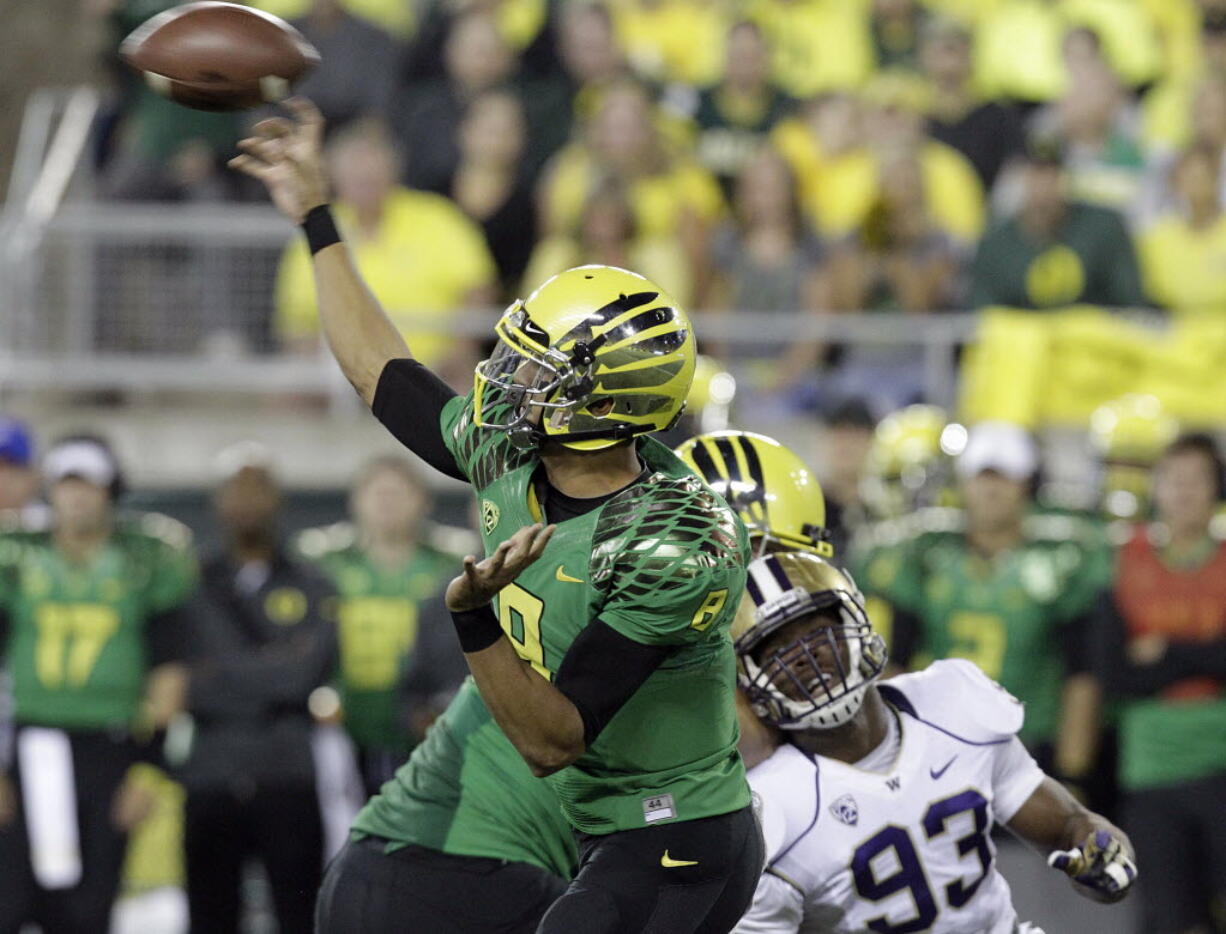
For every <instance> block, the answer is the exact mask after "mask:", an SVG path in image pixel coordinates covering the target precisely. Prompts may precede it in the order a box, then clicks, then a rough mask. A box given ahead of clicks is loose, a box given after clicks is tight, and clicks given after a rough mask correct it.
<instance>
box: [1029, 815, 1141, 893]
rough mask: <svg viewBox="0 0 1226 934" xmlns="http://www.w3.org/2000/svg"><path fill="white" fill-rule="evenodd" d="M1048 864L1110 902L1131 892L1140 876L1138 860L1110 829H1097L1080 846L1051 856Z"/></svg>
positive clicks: (1048, 858)
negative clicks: (1136, 861)
mask: <svg viewBox="0 0 1226 934" xmlns="http://www.w3.org/2000/svg"><path fill="white" fill-rule="evenodd" d="M1047 865H1049V866H1051V867H1052V868H1053V869H1059V870H1060V871H1061V872H1063V873H1064V874H1065V875H1067V876H1068V877H1069V878H1071V879H1072V880H1073V881H1074V882H1076V883H1077V884H1078V885H1080V886H1084V887H1085V888H1086V889H1089V890H1090V892H1091V893H1093V894H1092V895H1091V897H1096V898H1098V900H1101V901H1107V902H1117V901H1119V900H1120V899H1121V898H1123V897H1124V896H1125V895H1127V894H1128V890H1129V888H1131V886H1132V883H1133V882H1134V881H1136V878H1137V867H1136V863H1134V862H1133V861H1132V858H1131V856H1130V855H1129V854H1128V852H1127V850H1126V846H1125V843H1124V841H1122V840H1121V839H1120V838H1119V837H1117V836H1115V834H1113V833H1111V832H1110V831H1107V830H1096V831H1094V832H1093V833H1091V834H1090V835H1089V836H1088V837H1087V838H1086V840H1085V842H1084V843H1082V844H1081V846H1079V847H1073V848H1072V849H1071V850H1056V851H1055V852H1053V853H1052V854H1051V855H1050V856H1048V857H1047ZM1087 894H1089V893H1087Z"/></svg>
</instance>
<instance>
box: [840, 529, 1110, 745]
mask: <svg viewBox="0 0 1226 934" xmlns="http://www.w3.org/2000/svg"><path fill="white" fill-rule="evenodd" d="M962 523H963V520H962V515H961V513H959V512H957V511H955V510H947V509H927V510H922V511H920V512H918V513H916V514H914V515H913V516H908V517H906V518H904V519H900V520H897V521H894V522H888V523H883V524H881V525H880V526H878V527H877V528H874V529H872V530H870V531H869V532H868V533H867V534H866V535H865V536H864V537H863V538H862V540H861V541H860V542H859V543H858V548H857V552H858V560H857V562H856V566H857V568H858V571H859V573H857V575H856V580H857V582H858V583H859V584H860V586H861V587H862V588H863V589H864V592H865V593H866V594H867V595H868V601H869V612H870V615H872V618H873V622H874V624H877V622H878V620H879V619H880V620H882V622H883V624H884V625H882V627H881V628H882V629H883V630H885V629H889V623H890V618H889V617H890V612H891V610H892V609H893V608H897V609H899V610H905V611H907V612H909V613H912V614H914V615H915V616H916V617H918V619H919V623H920V632H919V637H918V641H917V644H916V647H915V648H916V654H915V658H913V659H912V661H911V664H912V666H913V667H917V668H922V667H924V666H925V665H927V664H928V663H929V662H930V661H932V660H933V659H936V658H968V659H970V660H971V661H973V662H975V663H976V664H977V665H978V666H979V667H980V668H981V669H982V670H983V672H984V673H985V674H986V675H988V676H989V677H991V678H993V679H994V680H996V681H999V682H1000V684H1001V685H1002V686H1003V687H1004V688H1005V690H1007V691H1009V692H1010V693H1011V694H1013V695H1014V696H1015V697H1017V698H1018V699H1019V700H1021V701H1023V702H1024V703H1025V704H1026V723H1025V726H1024V727H1023V728H1022V732H1021V737H1022V739H1023V740H1024V741H1025V742H1027V743H1031V744H1033V743H1039V742H1044V741H1047V740H1050V739H1052V738H1053V737H1054V735H1055V732H1056V727H1057V725H1058V722H1059V716H1060V702H1061V701H1060V695H1061V686H1062V683H1063V680H1064V676H1065V655H1064V648H1063V646H1064V639H1063V638H1062V635H1063V634H1062V629H1063V628H1064V627H1065V626H1067V625H1069V624H1072V623H1074V621H1076V620H1077V619H1078V618H1079V617H1080V616H1082V615H1083V614H1085V613H1086V612H1087V611H1088V610H1089V609H1090V607H1091V606H1092V604H1093V602H1094V600H1095V598H1096V597H1097V595H1098V593H1099V591H1100V590H1101V589H1102V588H1103V587H1105V586H1106V585H1107V583H1108V582H1109V580H1110V573H1111V565H1110V560H1111V559H1110V550H1109V549H1108V548H1107V547H1106V542H1105V540H1104V539H1103V537H1102V534H1101V530H1100V529H1098V528H1097V527H1095V526H1094V525H1093V524H1090V523H1086V522H1084V521H1081V520H1078V519H1076V518H1073V517H1067V516H1038V515H1036V516H1032V517H1030V518H1028V519H1027V520H1026V523H1025V526H1024V530H1025V539H1024V541H1023V543H1022V545H1021V546H1019V547H1018V548H1015V549H1013V550H1011V551H1009V552H1007V553H1005V554H1003V555H1000V556H999V557H998V558H996V559H995V560H988V559H985V558H983V557H982V556H980V555H977V554H975V553H974V552H972V551H971V550H970V549H969V548H968V546H967V543H966V537H965V535H964V534H963V531H962V528H963V524H962Z"/></svg>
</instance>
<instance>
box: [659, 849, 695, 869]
mask: <svg viewBox="0 0 1226 934" xmlns="http://www.w3.org/2000/svg"><path fill="white" fill-rule="evenodd" d="M660 865H661V866H663V867H664V868H665V869H675V868H676V867H677V866H697V865H698V860H696V859H670V858H669V856H668V850H665V851H664V855H663V856H661V857H660Z"/></svg>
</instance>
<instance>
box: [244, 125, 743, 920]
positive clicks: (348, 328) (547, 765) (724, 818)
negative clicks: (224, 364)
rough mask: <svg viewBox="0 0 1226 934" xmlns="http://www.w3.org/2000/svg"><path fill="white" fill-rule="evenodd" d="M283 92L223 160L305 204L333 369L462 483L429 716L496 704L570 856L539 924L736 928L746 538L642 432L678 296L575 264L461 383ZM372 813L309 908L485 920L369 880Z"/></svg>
mask: <svg viewBox="0 0 1226 934" xmlns="http://www.w3.org/2000/svg"><path fill="white" fill-rule="evenodd" d="M289 106H290V108H291V110H293V112H294V115H295V117H296V120H295V121H292V122H291V121H289V120H284V119H273V120H269V121H264V122H263V123H261V124H259V125H257V127H256V130H255V136H253V137H252V138H250V139H247V140H244V141H242V142H241V143H240V148H241V149H242V150H243V151H244V153H245V155H243V156H240V157H238V158H237V159H236V160H235V161H234V165H235V167H236V168H238V169H240V170H243V171H246V172H248V173H249V174H251V175H253V176H255V177H257V178H259V179H261V180H262V181H263V182H264V183H265V184H266V185H267V187H268V188H269V191H270V193H271V195H272V197H273V200H274V202H275V203H276V204H277V205H278V206H279V207H280V208H281V210H282V211H283V212H284V213H286V214H287V215H288V216H290V217H291V218H293V219H294V220H295V221H297V222H299V223H301V224H302V225H303V228H304V232H305V233H306V235H307V241H308V245H309V247H310V250H311V254H312V257H313V266H314V271H315V280H316V290H317V292H318V296H319V306H320V313H321V318H322V323H323V328H324V332H325V334H326V336H327V338H328V342H329V344H330V346H331V348H332V351H333V353H334V354H335V356H336V358H337V360H338V362H339V363H340V365H341V368H342V370H343V371H344V372H345V374H346V376H347V377H348V378H349V379H350V381H351V382H352V383H353V384H354V385H355V387H356V388H357V389H358V391H359V392H360V393H361V395H362V396H363V398H364V399H365V400H366V401H367V402H368V403H369V404H370V405H371V407H372V409H373V410H374V412H375V414H376V416H377V417H379V419H380V420H381V421H382V422H383V423H384V424H385V425H386V426H387V427H388V428H389V430H391V431H392V433H393V434H394V435H395V436H396V437H397V438H399V439H400V440H401V441H402V442H403V443H404V444H406V446H408V447H410V448H411V449H412V450H414V452H415V453H417V454H418V455H419V456H420V457H422V458H423V459H424V460H426V461H427V462H428V463H430V464H431V465H433V466H435V467H436V468H438V469H440V470H442V471H443V472H445V473H447V474H449V475H451V476H453V477H457V478H458V479H463V480H466V481H468V482H469V483H471V484H472V485H473V487H474V488H475V492H476V494H477V496H478V498H479V503H480V517H481V525H482V533H483V538H484V542H485V546H486V552H487V555H488V556H487V557H486V558H485V559H483V560H481V561H478V560H476V559H475V558H469V559H466V560H465V563H464V566H463V571H462V573H461V574H460V576H459V577H457V578H456V579H455V580H453V581H452V583H451V585H450V586H449V587H448V591H447V604H448V608H449V609H450V610H451V611H452V617H453V621H454V622H455V625H456V630H457V634H458V636H459V639H460V644H461V648H462V649H463V651H464V653H465V657H466V661H467V662H468V665H469V668H470V670H471V672H472V674H473V685H474V686H470V687H469V688H467V689H466V690H464V691H461V693H460V695H459V696H458V697H457V699H456V700H455V701H454V702H453V704H452V707H451V708H450V709H449V711H448V714H449V715H451V714H452V713H453V712H454V713H455V714H456V720H457V721H458V720H461V719H463V717H461V714H463V715H465V716H466V717H467V718H468V726H469V735H470V736H471V735H473V734H474V732H475V730H474V727H473V723H474V722H479V721H481V720H483V719H489V718H492V720H493V722H494V723H495V724H496V725H497V727H498V728H500V730H501V734H502V735H503V736H504V737H505V738H506V739H507V740H509V742H510V744H511V745H512V746H513V748H514V749H515V750H516V751H517V752H518V754H519V756H520V758H521V760H522V761H523V762H524V763H526V764H527V766H528V768H529V769H530V770H531V772H532V774H534V775H536V776H538V777H540V778H545V779H546V780H547V781H548V782H549V784H550V786H551V788H552V790H553V792H554V794H556V795H557V798H558V801H559V803H560V805H561V809H562V812H563V814H564V815H565V817H566V819H567V822H568V823H569V824H570V825H571V826H572V827H573V828H574V829H575V830H576V831H577V832H578V836H579V848H580V855H579V870H578V873H577V875H576V877H575V879H574V881H573V882H572V883H571V885H570V887H569V888H568V889H567V890H566V892H565V893H564V894H563V895H562V897H561V898H559V899H558V900H557V901H556V902H554V904H553V906H552V907H551V908H550V910H549V912H548V913H547V914H546V916H545V918H544V919H543V920H542V921H541V923H540V926H539V928H538V930H540V931H545V932H555V931H566V932H572V931H576V930H583V931H590V932H602V931H608V932H618V934H621V932H633V931H647V930H652V931H656V930H658V931H665V930H667V931H703V932H721V931H728V930H731V928H732V926H733V925H734V924H735V923H736V921H737V919H738V918H739V917H740V915H741V914H742V912H743V911H744V909H745V907H747V905H748V903H749V900H750V898H751V897H752V893H753V889H754V887H755V885H756V881H757V876H758V874H759V871H760V869H761V862H762V839H761V833H760V831H759V829H758V827H757V823H756V820H755V819H754V817H753V813H752V810H751V808H750V806H749V789H748V784H747V782H746V780H745V770H744V766H743V764H742V762H741V759H740V756H739V755H738V753H737V751H736V740H737V727H736V713H735V703H734V698H735V689H734V684H735V659H734V657H733V653H732V646H731V642H730V639H729V627H730V624H731V620H732V617H733V615H734V613H735V611H736V608H737V605H738V602H739V598H740V594H741V591H742V589H743V587H744V582H745V564H746V562H747V558H748V554H749V547H748V541H747V536H746V533H745V529H744V526H743V525H742V524H741V522H740V521H739V520H738V519H737V517H736V514H735V513H734V512H733V511H732V510H731V509H729V508H728V506H727V505H726V504H725V503H724V502H723V501H722V500H721V499H719V497H717V496H716V495H715V494H714V493H713V492H712V491H711V490H710V489H709V488H708V487H707V486H706V485H705V484H704V483H702V481H701V480H699V479H698V478H697V477H696V476H695V475H694V474H693V473H692V472H691V471H690V470H689V469H688V468H687V467H686V466H685V465H684V464H683V463H682V462H681V461H680V460H679V459H678V458H677V457H676V456H675V455H674V454H673V453H672V452H671V451H669V450H668V449H667V448H665V447H663V446H662V445H660V444H659V443H658V442H655V441H653V440H652V439H650V438H647V437H645V436H646V435H647V434H649V433H650V432H653V431H659V430H663V429H665V428H667V427H668V426H669V425H671V424H672V422H673V421H674V420H675V419H676V418H677V416H678V415H679V414H680V412H681V408H682V402H683V400H684V398H685V395H686V392H687V391H688V389H689V386H690V383H691V381H692V378H693V372H694V337H693V334H692V332H691V329H690V326H689V322H688V320H687V319H686V317H685V314H684V312H682V311H681V309H679V308H678V307H677V306H676V305H675V304H674V303H673V302H672V301H671V300H670V299H669V298H668V297H667V295H665V294H664V293H663V292H662V290H660V289H659V288H658V287H657V286H655V285H654V284H653V283H651V282H650V281H648V280H646V279H644V278H643V277H641V276H638V275H636V274H634V273H631V272H627V271H625V270H620V269H614V268H611V267H599V266H591V267H580V268H577V269H572V270H568V271H567V272H564V273H562V274H560V275H558V276H556V277H554V278H553V279H551V280H549V281H548V282H546V283H545V284H544V285H542V286H541V287H540V288H538V289H537V290H536V291H535V292H533V293H532V294H531V295H530V296H529V297H528V298H527V299H526V300H525V301H520V302H516V303H515V304H513V305H512V306H511V307H510V308H509V309H508V310H507V311H506V313H505V314H504V315H503V316H502V318H501V319H500V320H499V323H498V326H497V328H496V336H497V342H496V344H495V348H494V351H493V353H492V354H491V356H490V358H489V359H488V360H486V361H484V362H483V363H481V364H480V365H479V366H478V368H477V373H476V378H475V381H474V387H473V391H472V392H471V393H470V394H469V395H467V396H464V397H460V396H457V395H455V393H454V392H453V391H452V390H450V389H449V388H448V387H447V386H446V385H445V384H443V383H442V382H441V381H440V380H439V379H438V378H437V377H435V376H434V375H433V374H432V373H430V372H429V371H428V370H426V369H425V368H424V367H422V366H421V365H420V364H419V363H417V362H416V361H414V360H413V359H412V358H411V356H410V353H409V348H408V347H407V346H406V345H405V343H404V340H403V338H402V337H401V336H400V334H399V333H398V332H397V331H396V330H395V329H394V328H393V326H392V325H391V323H390V321H389V319H388V318H387V316H386V315H385V314H384V313H383V311H382V309H381V308H380V307H379V305H378V304H377V302H376V301H375V300H374V299H373V298H372V297H371V295H370V293H369V291H368V290H367V289H366V287H365V285H364V284H363V282H362V280H361V278H360V276H359V275H358V274H357V272H356V270H355V268H354V266H353V263H352V260H351V259H350V256H349V253H348V251H347V249H346V248H345V246H344V244H343V243H342V242H341V238H340V236H339V234H338V233H337V231H336V228H335V225H334V223H333V221H332V218H331V214H330V212H329V209H328V207H327V194H326V186H325V183H324V181H323V172H322V168H321V160H320V142H321V139H322V119H321V118H320V116H319V114H318V111H317V110H316V109H315V108H314V107H313V106H312V105H310V104H309V103H308V102H305V101H293V102H291V103H290V104H289ZM546 523H548V524H546ZM444 723H446V718H444ZM429 745H430V744H429V743H427V744H426V745H425V746H423V747H422V748H423V749H425V748H426V747H428V746H429ZM444 751H446V750H444ZM472 761H473V762H474V763H476V762H478V761H479V759H478V758H477V757H474V758H473V760H472ZM429 765H430V764H429V762H428V761H424V762H423V765H422V769H421V778H422V781H423V782H427V783H428V781H429V771H430V770H429ZM508 806H510V801H509V796H508ZM362 829H363V828H362V827H361V825H360V824H359V830H362ZM367 833H368V834H369V835H368V837H367V839H366V840H364V841H361V843H358V844H355V843H350V844H349V846H348V847H347V848H346V851H345V852H344V853H342V855H341V856H340V857H339V858H338V859H337V861H336V862H334V864H333V866H332V867H331V868H330V870H329V873H328V878H327V879H326V880H325V883H324V886H323V889H322V890H321V894H320V904H319V911H318V915H317V918H318V923H319V926H320V928H321V929H322V930H337V931H341V930H353V929H354V928H355V926H358V925H362V926H368V925H369V922H370V920H371V919H374V918H376V917H378V918H382V917H386V919H387V922H388V923H389V924H393V923H394V924H398V925H399V926H400V927H401V928H402V929H403V928H409V929H413V930H423V931H425V930H481V929H482V927H481V926H480V924H479V923H477V922H476V921H475V919H474V922H473V923H469V924H467V925H465V924H459V923H451V922H450V920H449V919H447V918H445V917H444V918H440V917H439V916H438V911H437V909H434V910H431V906H430V905H429V904H428V903H427V899H422V900H420V901H417V902H414V900H413V898H412V897H411V894H412V893H405V892H404V891H402V890H403V888H404V886H395V885H389V884H387V883H386V880H387V879H389V878H390V877H391V876H392V875H394V873H393V872H392V871H391V870H390V869H389V868H388V867H389V866H390V865H392V863H391V861H390V860H386V859H384V861H382V862H379V861H378V859H375V860H374V861H373V862H372V859H371V857H372V856H373V857H378V856H385V855H386V854H385V853H381V852H380V851H381V850H386V845H385V844H386V843H387V842H391V841H385V843H384V845H381V844H379V843H378V837H379V835H378V833H377V832H374V831H369V830H368V831H367ZM372 840H373V841H374V848H373V849H372V847H371V846H370V841H372ZM362 844H366V846H365V847H363V848H361V849H359V847H361V846H362ZM419 849H420V848H419ZM426 850H427V854H422V853H420V852H417V851H415V850H409V848H401V854H402V858H403V859H404V860H405V861H418V862H423V863H424V865H425V866H426V867H427V872H426V873H424V874H423V877H421V878H419V879H418V880H417V881H418V884H419V885H422V884H429V883H430V882H435V883H437V884H436V886H435V890H434V891H433V892H432V893H428V894H432V895H434V896H438V895H443V894H445V892H444V891H443V890H444V889H445V887H446V886H447V885H448V884H449V881H448V880H447V879H445V878H443V877H442V873H443V872H444V871H445V870H444V866H443V865H442V864H441V862H440V860H439V859H438V858H437V857H438V856H439V854H438V853H437V851H434V850H429V848H426ZM405 851H407V852H405ZM396 855H397V854H392V856H396ZM470 865H471V864H470ZM491 868H493V867H491ZM376 874H379V875H381V876H382V878H383V879H384V880H385V883H384V884H383V885H379V884H377V882H376V880H375V878H374V877H375V875H376ZM426 876H429V878H426ZM514 894H515V893H511V892H508V893H506V901H505V902H503V903H501V904H500V899H501V898H502V896H503V892H502V890H501V889H499V888H498V887H497V886H490V888H489V896H488V897H487V898H486V899H485V901H486V904H485V905H484V906H482V905H480V904H477V905H473V904H465V905H462V906H461V908H462V909H463V910H465V911H468V912H470V913H471V912H474V911H480V910H482V909H483V908H484V910H486V911H487V918H488V919H489V922H487V924H486V925H485V927H484V929H485V930H504V929H515V928H514V927H513V926H511V925H508V924H507V923H506V922H507V921H508V920H513V919H512V918H510V917H509V916H510V915H511V909H512V908H513V907H515V906H514V905H513V904H512V901H513V896H514ZM471 901H478V902H479V901H480V899H471V898H470V902H471ZM519 902H520V905H519V907H521V908H522V907H523V905H522V899H519ZM453 909H454V900H453V902H452V903H451V904H449V905H448V906H447V909H446V910H447V911H452V910H453ZM500 913H502V918H501V919H500V917H499V914H500ZM470 916H471V914H470ZM363 919H365V920H363ZM500 922H501V923H500Z"/></svg>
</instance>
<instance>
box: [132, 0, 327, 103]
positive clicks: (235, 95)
mask: <svg viewBox="0 0 1226 934" xmlns="http://www.w3.org/2000/svg"><path fill="white" fill-rule="evenodd" d="M119 54H120V55H121V56H123V59H124V61H126V62H127V63H128V64H129V65H131V66H132V67H133V68H137V69H139V70H140V71H142V72H144V75H145V80H146V81H147V82H148V84H149V86H150V87H152V88H153V89H154V90H155V91H157V92H158V93H159V94H164V95H165V96H166V97H169V98H170V99H171V100H174V101H177V102H178V103H180V104H184V105H186V106H188V107H194V108H196V109H197V110H246V109H248V108H250V107H258V106H259V105H260V104H266V103H271V102H274V101H279V100H281V99H282V98H284V97H285V96H286V95H287V94H288V93H289V90H290V88H291V87H292V86H293V85H294V83H295V82H296V81H298V79H300V78H301V77H302V76H303V75H305V74H306V73H307V72H308V71H310V70H311V69H312V68H314V67H315V66H316V65H317V64H319V53H318V52H316V51H315V47H314V46H312V45H311V43H309V42H307V40H306V39H305V38H303V36H302V33H300V32H298V30H296V29H295V28H294V27H293V26H291V25H290V24H289V23H287V22H285V21H284V20H281V19H278V18H277V17H275V16H272V15H271V14H268V13H262V12H260V11H259V10H253V9H251V8H250V7H245V6H239V5H238V4H235V3H217V2H210V0H206V2H200V3H185V4H183V5H182V6H177V7H174V8H173V9H170V10H167V11H165V12H164V13H159V14H158V15H157V16H154V17H153V18H151V19H149V20H147V21H146V22H144V23H143V24H141V25H140V26H138V27H137V28H136V29H135V30H133V31H132V34H131V35H130V36H128V38H126V39H124V40H123V44H122V45H121V46H120V47H119Z"/></svg>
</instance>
